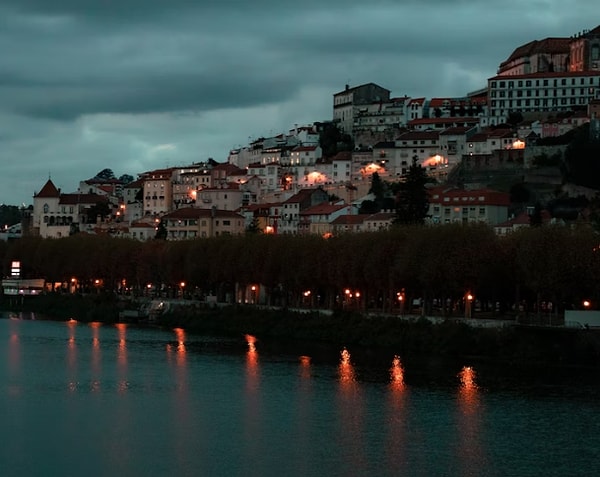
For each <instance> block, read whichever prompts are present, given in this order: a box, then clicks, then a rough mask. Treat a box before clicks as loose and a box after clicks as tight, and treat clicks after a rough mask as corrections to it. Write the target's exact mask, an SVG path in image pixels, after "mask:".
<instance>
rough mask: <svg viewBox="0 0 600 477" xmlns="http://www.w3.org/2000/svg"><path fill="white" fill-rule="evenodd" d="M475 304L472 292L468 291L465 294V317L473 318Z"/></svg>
mask: <svg viewBox="0 0 600 477" xmlns="http://www.w3.org/2000/svg"><path fill="white" fill-rule="evenodd" d="M472 306H473V295H472V294H471V292H467V294H466V295H465V318H471V315H472V311H471V309H472Z"/></svg>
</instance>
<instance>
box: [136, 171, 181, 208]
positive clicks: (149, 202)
mask: <svg viewBox="0 0 600 477" xmlns="http://www.w3.org/2000/svg"><path fill="white" fill-rule="evenodd" d="M173 172H174V168H168V169H156V170H153V171H149V172H144V173H143V174H141V175H140V180H141V181H142V183H143V193H142V194H143V196H142V197H143V201H144V216H145V217H158V216H161V215H162V214H165V213H167V212H169V211H170V210H171V207H172V204H173V182H172V177H173Z"/></svg>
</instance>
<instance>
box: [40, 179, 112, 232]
mask: <svg viewBox="0 0 600 477" xmlns="http://www.w3.org/2000/svg"><path fill="white" fill-rule="evenodd" d="M102 212H103V213H105V214H106V215H108V214H109V212H110V206H109V202H108V198H107V197H106V196H103V195H98V194H79V193H75V194H63V193H61V191H60V189H57V188H56V186H55V185H54V183H53V182H52V180H51V179H48V181H47V182H46V184H44V186H43V187H42V189H41V190H40V191H39V192H38V193H37V194H35V195H34V196H33V213H32V224H31V226H32V231H31V232H32V234H33V235H39V236H41V237H51V238H60V237H68V236H69V235H71V234H73V233H75V232H77V231H83V230H85V229H86V228H89V227H91V226H93V225H94V224H96V222H97V221H98V219H99V217H98V214H99V213H102ZM100 218H101V217H100Z"/></svg>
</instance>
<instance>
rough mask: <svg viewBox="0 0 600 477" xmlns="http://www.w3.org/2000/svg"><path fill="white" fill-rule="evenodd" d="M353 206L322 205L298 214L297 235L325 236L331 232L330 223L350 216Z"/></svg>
mask: <svg viewBox="0 0 600 477" xmlns="http://www.w3.org/2000/svg"><path fill="white" fill-rule="evenodd" d="M352 211H353V206H352V205H349V204H329V203H322V204H318V205H314V206H312V207H309V208H307V209H305V210H303V211H302V212H300V222H299V223H298V233H299V234H302V235H305V234H318V235H326V234H329V233H332V232H333V229H332V225H331V223H332V222H333V221H334V220H335V219H337V218H338V217H340V216H341V215H350V214H352Z"/></svg>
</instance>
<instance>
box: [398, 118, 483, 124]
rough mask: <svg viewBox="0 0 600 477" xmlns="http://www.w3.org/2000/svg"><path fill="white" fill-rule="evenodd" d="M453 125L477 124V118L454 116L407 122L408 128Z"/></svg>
mask: <svg viewBox="0 0 600 477" xmlns="http://www.w3.org/2000/svg"><path fill="white" fill-rule="evenodd" d="M454 123H471V124H477V123H479V118H472V117H467V116H465V117H462V116H455V117H453V118H418V119H411V120H410V121H409V122H408V125H409V126H414V125H416V124H454Z"/></svg>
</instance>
